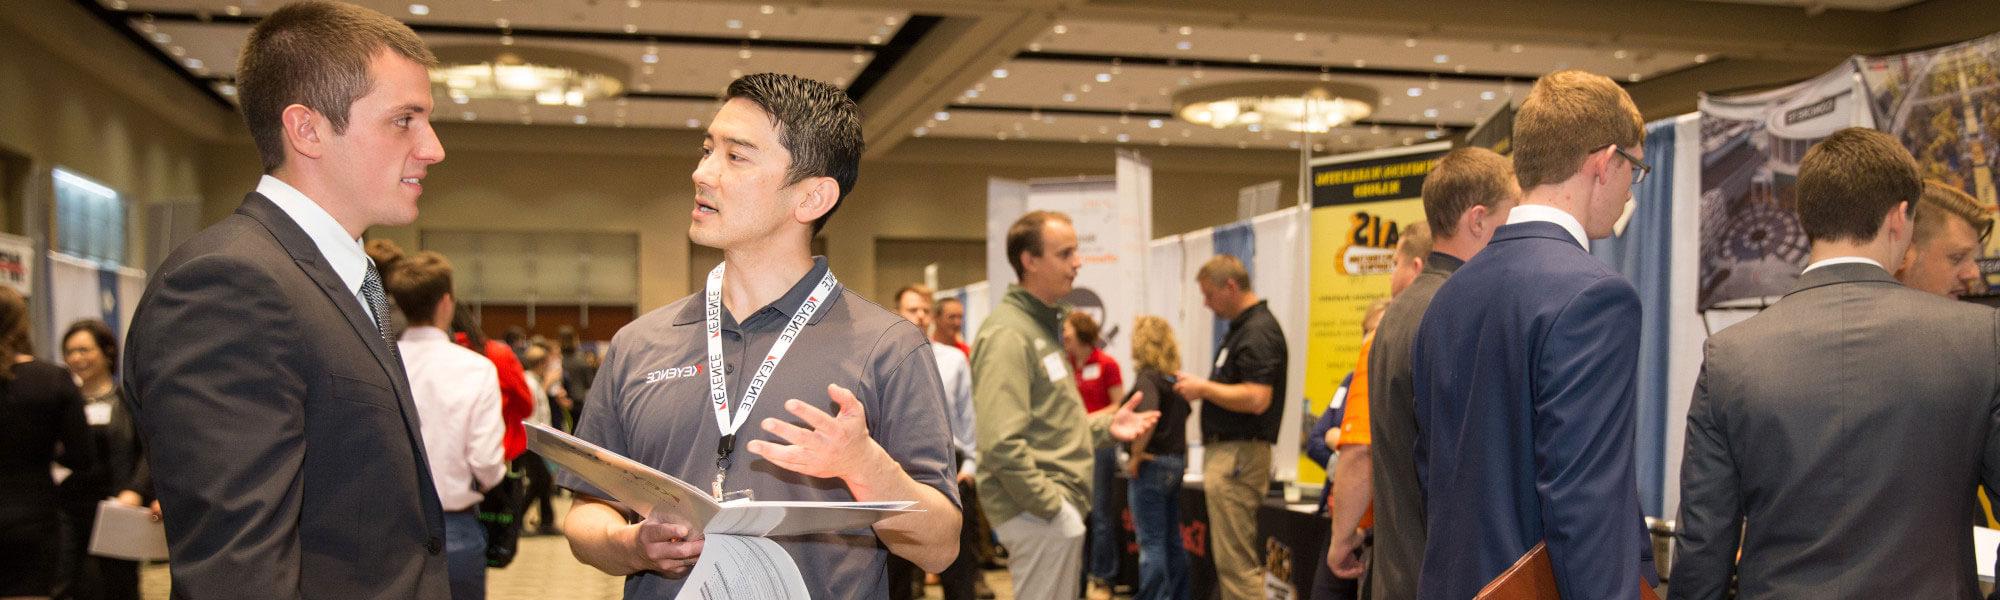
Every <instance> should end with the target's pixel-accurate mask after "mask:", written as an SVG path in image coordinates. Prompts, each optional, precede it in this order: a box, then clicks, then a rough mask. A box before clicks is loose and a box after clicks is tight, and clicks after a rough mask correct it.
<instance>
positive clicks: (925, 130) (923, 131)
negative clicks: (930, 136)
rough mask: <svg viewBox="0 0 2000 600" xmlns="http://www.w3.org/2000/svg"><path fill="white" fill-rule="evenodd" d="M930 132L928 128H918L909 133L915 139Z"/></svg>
mask: <svg viewBox="0 0 2000 600" xmlns="http://www.w3.org/2000/svg"><path fill="white" fill-rule="evenodd" d="M930 132H931V130H930V128H928V127H918V128H916V129H913V130H911V131H910V135H914V136H917V137H924V134H926V133H930Z"/></svg>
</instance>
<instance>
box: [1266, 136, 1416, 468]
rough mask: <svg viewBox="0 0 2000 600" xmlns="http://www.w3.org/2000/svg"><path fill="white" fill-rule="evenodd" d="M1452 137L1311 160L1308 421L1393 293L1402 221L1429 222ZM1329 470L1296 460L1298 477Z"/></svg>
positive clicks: (1302, 386) (1344, 371)
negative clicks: (1429, 205)
mask: <svg viewBox="0 0 2000 600" xmlns="http://www.w3.org/2000/svg"><path fill="white" fill-rule="evenodd" d="M1450 149H1451V144H1450V143H1449V142H1437V143H1431V144H1423V145H1418V146H1408V147H1403V148H1390V149H1385V150H1377V151H1372V152H1363V153H1358V154H1348V155H1342V156H1331V157H1326V158H1320V159H1315V160H1314V161H1312V214H1311V215H1310V217H1309V218H1310V219H1311V220H1310V223H1311V227H1310V228H1309V231H1310V232H1311V259H1310V265H1311V277H1310V278H1309V280H1310V282H1311V283H1310V284H1309V289H1308V290H1307V293H1308V298H1309V300H1308V302H1307V331H1306V336H1307V338H1306V339H1307V341H1306V345H1307V348H1306V357H1307V360H1306V364H1305V373H1304V375H1305V377H1304V379H1305V380H1304V381H1302V382H1299V383H1296V384H1293V385H1294V386H1296V387H1298V388H1299V389H1301V390H1302V391H1303V392H1304V394H1305V401H1304V402H1303V408H1302V410H1303V411H1304V412H1305V414H1304V415H1301V416H1302V417H1304V416H1306V415H1310V416H1311V417H1310V418H1306V419H1304V422H1305V423H1307V424H1310V423H1312V422H1313V421H1314V420H1316V419H1317V417H1318V415H1319V414H1320V412H1322V411H1325V410H1326V406H1327V402H1328V401H1329V400H1331V399H1332V398H1333V393H1334V391H1335V390H1337V389H1339V387H1340V380H1341V378H1343V377H1345V376H1347V374H1348V372H1350V371H1353V370H1354V367H1355V365H1356V364H1357V362H1356V361H1357V360H1358V359H1359V358H1360V354H1361V321H1362V318H1363V317H1364V316H1366V314H1367V312H1368V305H1369V304H1372V303H1374V302H1375V300H1377V299H1380V298H1386V297H1388V296H1389V272H1390V271H1391V270H1393V269H1394V268H1395V251H1396V242H1397V240H1399V239H1401V235H1402V229H1403V226H1405V225H1408V224H1410V223H1417V222H1421V221H1423V220H1424V203H1423V187H1424V178H1425V177H1426V176H1428V175H1429V174H1430V172H1431V168H1433V167H1435V166H1436V165H1437V161H1438V158H1440V157H1442V156H1444V153H1445V152H1446V151H1448V150H1450ZM1325 475H1326V471H1325V470H1324V469H1321V468H1320V466H1319V465H1318V464H1316V463H1314V462H1312V460H1311V459H1310V458H1303V457H1302V458H1300V459H1299V461H1298V480H1299V481H1305V482H1313V481H1321V480H1323V479H1324V478H1325Z"/></svg>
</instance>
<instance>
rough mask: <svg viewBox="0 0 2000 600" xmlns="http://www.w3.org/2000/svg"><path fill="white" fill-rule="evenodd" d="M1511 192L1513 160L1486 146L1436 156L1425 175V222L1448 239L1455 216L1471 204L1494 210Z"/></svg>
mask: <svg viewBox="0 0 2000 600" xmlns="http://www.w3.org/2000/svg"><path fill="white" fill-rule="evenodd" d="M1513 195H1514V163H1513V162H1512V161H1509V160H1507V157H1505V156H1501V155H1499V154H1498V153H1496V152H1494V151H1492V150H1487V149H1485V148H1459V149H1457V150H1453V151H1451V152H1448V153H1446V154H1445V155H1444V157H1443V158H1440V159H1438V163H1437V166H1436V167H1434V168H1432V169H1431V172H1430V174H1429V175H1426V176H1424V221H1425V222H1427V223H1430V226H1431V234H1432V235H1435V236H1437V238H1438V239H1443V240H1448V239H1451V236H1452V235H1453V234H1455V233H1457V232H1458V217H1459V215H1462V214H1465V211H1467V210H1471V209H1472V207H1474V206H1484V207H1486V208H1487V209H1488V210H1493V209H1497V208H1499V206H1500V203H1502V202H1505V201H1507V200H1508V199H1509V198H1510V197H1512V196H1513Z"/></svg>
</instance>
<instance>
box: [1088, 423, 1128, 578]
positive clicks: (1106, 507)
mask: <svg viewBox="0 0 2000 600" xmlns="http://www.w3.org/2000/svg"><path fill="white" fill-rule="evenodd" d="M1096 463H1097V466H1096V467H1095V468H1094V469H1093V470H1092V471H1091V484H1090V485H1091V489H1093V490H1096V493H1094V494H1091V498H1090V553H1089V554H1090V569H1089V572H1090V577H1091V578H1092V579H1096V580H1098V581H1103V582H1105V583H1116V582H1117V581H1118V525H1119V523H1118V521H1119V519H1118V514H1117V510H1116V509H1114V508H1112V506H1111V493H1110V490H1111V486H1114V485H1117V484H1118V447H1117V446H1106V447H1103V448H1098V449H1097V460H1096ZM1127 502H1128V503H1129V502H1130V501H1129V500H1128V501H1127Z"/></svg>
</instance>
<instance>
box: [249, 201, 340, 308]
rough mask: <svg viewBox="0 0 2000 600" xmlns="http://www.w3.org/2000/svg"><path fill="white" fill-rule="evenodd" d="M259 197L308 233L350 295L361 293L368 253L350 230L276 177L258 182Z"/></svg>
mask: <svg viewBox="0 0 2000 600" xmlns="http://www.w3.org/2000/svg"><path fill="white" fill-rule="evenodd" d="M257 193H258V194H262V195H263V196H264V197H265V198H267V199H269V200H270V201H271V203H272V204H276V205H278V209H279V210H282V211H285V216H287V217H291V218H292V222H294V223H298V224H299V229H302V230H305V232H306V237H309V238H312V241H313V245H314V246H318V247H319V253H320V256H324V257H326V262H327V265H328V266H331V267H333V272H334V274H336V275H339V276H340V281H341V282H342V283H346V284H347V291H349V292H352V293H356V294H359V293H361V280H362V279H363V278H364V277H366V276H367V273H368V253H367V252H366V251H364V250H362V249H361V240H357V239H354V238H351V237H347V229H346V228H344V227H341V226H340V222H339V221H335V220H333V215H332V214H329V213H327V212H326V209H324V208H321V207H320V205H319V203H317V202H313V200H312V199H311V198H307V197H306V195H305V194H304V193H302V192H300V191H299V190H298V188H295V187H292V185H291V184H289V183H285V182H284V181H281V180H279V179H278V178H276V177H272V176H270V175H265V176H264V178H263V179H262V180H260V181H258V182H257Z"/></svg>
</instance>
